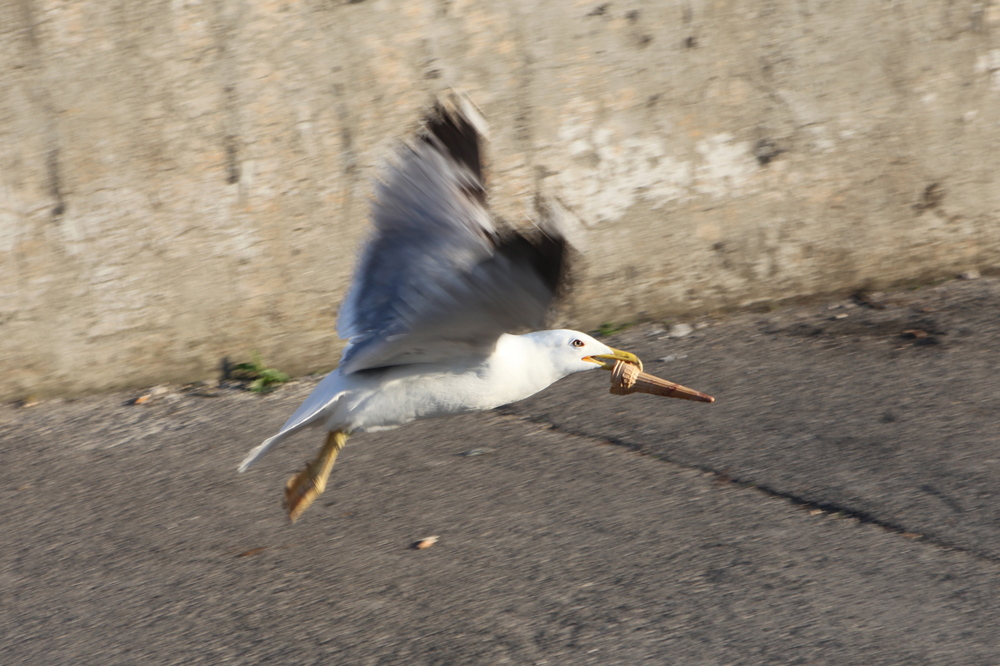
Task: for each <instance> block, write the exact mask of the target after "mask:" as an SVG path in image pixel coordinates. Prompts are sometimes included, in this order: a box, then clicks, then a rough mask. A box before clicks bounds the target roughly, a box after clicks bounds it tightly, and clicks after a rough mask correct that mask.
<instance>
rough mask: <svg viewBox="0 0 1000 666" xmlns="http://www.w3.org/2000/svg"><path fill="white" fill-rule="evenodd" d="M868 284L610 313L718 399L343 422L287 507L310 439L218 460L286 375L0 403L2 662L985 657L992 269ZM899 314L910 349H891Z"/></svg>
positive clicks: (999, 611)
mask: <svg viewBox="0 0 1000 666" xmlns="http://www.w3.org/2000/svg"><path fill="white" fill-rule="evenodd" d="M886 305H887V309H886V310H879V311H877V312H875V314H876V315H878V316H880V317H881V316H884V317H886V319H885V320H880V321H881V325H875V324H877V323H878V322H875V321H874V320H872V319H871V318H870V315H871V314H872V313H868V312H865V311H863V310H861V309H859V308H852V309H845V308H837V309H834V310H826V309H823V310H820V309H818V308H815V307H809V308H799V309H788V310H781V311H778V312H774V313H770V314H767V315H757V316H756V317H754V316H750V315H739V316H736V317H734V318H732V319H730V320H729V321H725V322H716V323H715V324H714V325H713V326H710V327H709V328H705V329H698V330H697V331H696V332H695V333H693V334H692V335H691V336H688V337H685V338H682V339H680V340H660V339H658V338H659V336H658V335H649V334H650V333H651V331H650V329H649V328H648V327H643V328H640V329H638V330H637V331H635V332H629V334H628V335H625V336H622V337H621V338H619V340H620V341H621V342H622V343H625V342H640V343H641V347H642V349H643V350H644V351H645V352H646V353H650V354H658V353H669V354H673V355H677V356H682V355H686V358H680V359H677V360H676V361H673V362H669V363H660V364H657V363H656V362H655V359H654V358H653V357H652V356H648V357H647V360H648V361H650V365H651V367H652V368H655V369H656V372H657V373H662V374H665V375H666V374H669V375H673V376H675V377H677V378H678V379H682V380H684V381H685V382H688V383H690V384H692V385H694V386H698V387H701V388H705V389H707V390H711V391H712V392H714V393H715V394H716V395H717V397H718V398H719V401H718V402H717V403H716V404H714V405H702V404H696V403H685V402H680V401H665V400H661V399H654V398H650V397H648V396H629V397H612V396H608V395H607V393H606V391H607V386H608V384H607V374H604V373H601V372H599V371H594V372H591V373H586V374H584V375H580V376H578V377H577V378H576V379H577V381H567V382H560V383H559V384H557V385H556V386H554V387H552V388H551V389H550V390H549V391H547V392H546V394H545V395H544V396H540V397H539V400H538V401H535V402H532V403H528V404H526V405H521V406H520V407H519V408H518V414H515V415H511V414H496V413H493V414H481V415H476V416H469V417H460V418H452V419H447V420H440V421H431V422H424V423H419V424H413V425H411V426H407V427H406V428H402V429H399V430H396V431H393V432H388V433H381V434H378V435H364V436H359V437H358V438H357V439H356V440H354V441H353V442H352V443H351V444H350V445H349V446H348V447H347V449H345V451H344V453H343V454H342V456H341V459H340V461H339V462H338V466H337V468H336V469H335V471H334V475H333V477H332V483H331V485H330V487H329V488H328V490H327V494H326V495H325V496H324V497H323V498H322V499H321V500H320V501H319V502H317V504H316V505H315V506H314V507H313V508H311V509H310V510H309V512H308V513H306V515H305V516H304V517H303V519H302V520H301V521H300V522H299V523H298V524H296V525H295V526H294V527H289V526H287V525H286V524H285V523H284V520H283V517H282V514H281V511H280V507H279V496H280V489H281V487H282V484H283V482H284V480H285V478H286V477H287V475H288V474H290V473H291V472H292V471H293V470H295V469H296V467H297V466H298V465H299V463H300V461H301V460H302V458H303V457H304V456H305V455H307V452H308V454H312V453H313V450H314V449H315V448H316V447H317V446H318V445H319V443H320V442H319V439H318V437H317V436H316V435H315V433H312V436H302V437H297V438H295V439H294V440H293V441H290V442H289V443H288V444H287V445H286V446H283V447H281V448H279V449H278V450H276V451H274V452H273V453H272V454H270V455H269V456H268V457H267V458H265V459H264V460H263V461H261V463H260V464H259V466H258V467H255V468H254V469H253V470H252V471H251V472H249V473H247V474H243V475H238V474H236V473H235V467H236V465H237V463H238V461H239V460H240V459H241V458H242V456H243V454H244V453H245V452H246V450H247V449H249V448H250V447H251V446H253V445H255V444H256V443H257V442H259V441H260V439H261V438H262V437H264V436H266V435H267V434H269V433H270V432H271V431H273V429H274V428H276V427H277V426H278V425H279V424H280V423H281V422H282V421H283V420H284V418H285V417H286V416H287V415H288V413H289V412H290V411H291V410H292V409H294V407H295V406H296V405H297V404H298V401H299V400H301V398H302V397H304V395H305V393H306V392H307V391H308V390H309V389H310V388H311V387H312V383H313V381H314V380H313V381H308V380H307V381H303V382H301V383H300V384H298V385H296V386H289V387H286V388H284V389H282V390H280V391H278V392H276V393H274V394H272V395H268V396H264V397H263V398H258V397H256V396H252V395H250V394H245V393H237V394H235V395H231V396H229V397H221V398H215V399H211V398H198V397H194V396H190V395H181V394H177V395H169V396H165V397H162V398H160V399H158V400H154V401H152V402H151V403H149V404H147V405H144V406H126V405H124V404H123V403H124V402H125V400H126V398H128V397H132V396H134V395H135V394H134V393H133V394H129V395H123V394H118V395H110V396H103V397H91V398H84V399H81V400H77V401H72V402H70V401H66V402H62V401H54V402H52V403H42V404H41V405H39V406H36V407H33V408H24V409H14V408H12V407H9V406H4V407H0V425H2V427H0V514H2V515H4V516H5V517H6V518H5V522H4V530H3V534H4V537H3V539H0V606H2V608H3V612H2V613H0V662H2V663H4V664H26V663H46V664H134V663H157V664H166V663H185V664H187V663H210V664H217V663H221V662H225V661H232V662H235V663H241V664H250V663H269V664H303V663H338V664H341V663H343V664H403V663H405V664H502V663H514V664H531V663H547V664H637V663H647V661H648V663H656V664H685V665H686V664H761V663H768V664H805V663H813V664H824V665H825V664H831V665H834V664H836V665H838V666H839V665H844V664H859V665H861V664H864V665H866V666H867V665H869V664H893V665H895V664H949V665H950V664H962V665H963V666H965V665H982V666H987V665H992V664H996V663H998V662H1000V644H998V642H997V640H996V636H997V617H1000V522H998V521H997V506H1000V502H998V496H1000V465H998V464H997V460H996V451H997V444H998V442H1000V437H998V435H1000V433H998V431H997V418H996V416H997V414H996V405H997V404H1000V396H998V395H997V391H998V390H1000V384H998V382H997V380H996V377H997V372H996V370H997V367H996V363H997V360H996V354H995V349H996V348H997V346H998V345H1000V316H998V313H1000V282H998V281H990V280H982V281H976V282H972V283H952V284H949V285H945V286H944V288H943V290H941V289H938V290H931V291H927V292H918V293H915V294H902V295H898V296H896V297H894V298H892V299H889V300H888V301H887V302H886ZM930 307H934V308H935V309H936V312H934V313H927V312H920V309H921V308H930ZM845 313H847V314H848V317H846V318H841V319H832V317H834V316H836V315H838V314H845ZM913 317H916V318H917V321H913V320H911V318H913ZM923 317H929V318H932V319H934V320H935V330H934V331H933V334H934V335H936V336H937V338H938V339H939V344H926V345H920V346H918V347H909V346H906V347H905V348H903V349H899V350H898V351H897V352H896V353H895V354H893V353H892V351H893V349H894V348H895V347H904V345H909V344H912V342H906V340H905V339H901V338H899V337H898V331H897V330H896V329H897V328H898V326H913V325H915V324H920V325H923V326H925V327H926V326H928V324H927V323H926V321H924V320H923V319H922V318H923ZM890 318H895V320H896V321H895V323H892V322H890V321H889V319H890ZM692 323H695V322H692ZM800 324H801V325H805V326H808V327H812V328H823V329H824V332H823V333H818V334H816V335H809V336H804V337H803V336H798V335H796V334H795V330H796V328H795V327H796V326H798V325H800ZM851 325H853V326H855V327H856V328H857V330H856V331H854V332H851V333H846V332H845V330H844V329H845V328H846V327H849V326H851ZM929 332H930V331H929ZM858 337H860V338H862V339H860V340H857V339H855V338H858ZM917 339H918V340H924V339H927V338H917ZM805 349H809V350H811V352H812V353H811V354H806V353H804V350H805ZM781 350H784V351H785V352H786V353H784V354H781V353H780V352H781ZM837 360H839V362H834V361H837ZM665 368H669V370H670V371H669V373H668V372H667V370H666V369H665ZM978 368H981V370H980V369H978ZM949 369H950V370H949ZM928 370H936V371H941V372H942V373H943V376H941V377H939V376H938V375H937V374H933V375H931V376H930V377H928V376H927V374H926V372H927V371H928ZM953 373H954V374H953ZM959 373H960V374H962V375H966V376H967V384H964V385H963V383H962V382H961V381H960V378H959V376H958V375H959ZM795 377H799V380H795V379H794V378H795ZM963 386H964V388H965V389H966V390H965V391H964V392H962V391H959V392H956V391H955V390H954V389H955V388H962V387H963ZM814 387H821V388H822V392H820V391H818V390H817V389H816V388H814ZM942 392H943V393H945V395H944V396H942V397H941V398H939V399H932V398H934V397H935V396H938V395H940V394H941V393H942ZM796 393H801V394H802V395H801V396H798V395H796ZM949 398H950V399H949ZM956 403H957V404H956ZM888 411H891V412H892V413H893V414H894V415H895V416H894V418H893V419H891V420H884V419H883V418H882V417H883V415H884V414H885V413H886V412H888ZM862 429H864V430H865V431H866V432H867V433H868V435H867V436H866V438H865V439H864V440H863V441H861V440H859V439H858V432H859V430H862ZM807 433H812V434H814V435H815V437H812V438H810V437H807V436H806V435H807ZM609 435H610V436H612V437H613V439H614V441H616V442H618V443H619V444H621V445H623V446H610V445H608V440H607V439H606V437H607V436H609ZM476 448H478V449H484V448H489V449H492V452H490V453H485V454H483V455H478V456H471V457H470V456H462V455H460V454H461V453H463V452H468V451H469V450H471V449H476ZM629 449H640V450H642V451H645V452H648V453H650V454H655V455H636V454H635V453H634V452H633V451H631V450H629ZM671 460H674V461H675V462H671ZM699 468H701V469H699ZM703 470H709V472H708V473H706V472H705V471H703ZM725 474H728V475H729V477H730V478H733V479H744V480H759V481H761V482H762V484H763V483H766V485H767V487H768V488H769V491H768V492H763V491H762V490H759V489H756V488H753V487H748V486H741V485H739V484H734V483H729V482H727V480H726V476H725ZM924 486H927V487H928V488H931V489H933V490H927V491H923V490H921V488H922V487H924ZM803 487H805V488H806V490H802V488H803ZM776 493H782V494H785V495H788V496H790V497H805V498H808V499H815V500H816V501H820V502H822V503H824V505H826V506H827V507H828V509H829V511H825V512H824V511H821V510H820V509H819V507H816V506H813V505H797V504H795V503H794V502H791V501H789V500H788V499H785V498H782V497H778V496H776ZM834 504H836V505H837V506H832V505H834ZM833 510H841V511H843V512H848V513H850V512H851V511H855V512H858V513H865V514H867V516H869V517H866V518H865V519H864V520H861V521H859V520H856V519H854V518H851V517H849V516H846V515H844V516H842V517H840V518H838V517H835V516H834V515H833V514H832V513H831V512H832V511H833ZM880 521H881V523H882V524H881V525H880V524H879V522H880ZM890 522H891V523H892V525H889V524H887V523H890ZM918 534H922V535H923V537H920V538H918V536H917V535H918ZM429 535H439V536H440V537H441V540H440V542H439V543H438V545H436V546H434V547H433V548H431V549H429V550H426V551H419V552H418V551H414V550H410V549H408V548H407V546H408V544H409V543H410V542H412V541H415V540H416V539H419V538H422V537H425V536H429Z"/></svg>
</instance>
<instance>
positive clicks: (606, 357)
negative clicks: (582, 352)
mask: <svg viewBox="0 0 1000 666" xmlns="http://www.w3.org/2000/svg"><path fill="white" fill-rule="evenodd" d="M583 360H584V361H590V362H591V363H596V364H597V365H599V366H601V367H602V368H604V369H605V370H611V369H612V368H614V367H615V363H617V362H618V361H625V362H626V363H631V364H632V365H635V366H638V367H639V370H642V361H640V360H639V357H638V356H636V355H635V354H633V353H632V352H627V351H622V350H621V349H612V350H611V353H610V354H594V355H593V356H584V357H583Z"/></svg>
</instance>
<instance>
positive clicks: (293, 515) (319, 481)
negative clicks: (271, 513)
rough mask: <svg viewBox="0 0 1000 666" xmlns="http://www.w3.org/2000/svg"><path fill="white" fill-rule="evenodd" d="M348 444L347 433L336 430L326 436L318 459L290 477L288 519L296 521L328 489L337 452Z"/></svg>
mask: <svg viewBox="0 0 1000 666" xmlns="http://www.w3.org/2000/svg"><path fill="white" fill-rule="evenodd" d="M345 444H347V434H346V433H344V432H341V431H340V430H334V431H333V432H331V433H329V434H328V435H327V436H326V444H324V445H323V448H322V449H321V450H320V452H319V455H318V456H316V459H315V460H313V461H312V462H310V463H306V466H305V467H304V468H303V469H302V471H300V472H299V473H298V474H296V475H295V476H293V477H292V478H290V479H288V483H286V484H285V509H286V510H287V511H288V520H290V521H291V522H293V523H294V522H295V521H296V520H298V519H299V516H301V515H302V512H303V511H305V510H306V509H308V508H309V505H310V504H312V503H313V501H314V500H315V499H316V498H317V497H319V496H320V495H321V494H322V493H323V491H324V490H326V480H327V478H329V476H330V472H331V471H332V470H333V463H335V462H337V454H338V453H340V450H341V449H342V448H344V445H345Z"/></svg>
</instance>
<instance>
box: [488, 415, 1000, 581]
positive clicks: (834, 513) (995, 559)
mask: <svg viewBox="0 0 1000 666" xmlns="http://www.w3.org/2000/svg"><path fill="white" fill-rule="evenodd" d="M498 415H500V416H503V417H505V418H511V419H515V420H517V421H521V422H522V423H532V424H535V425H540V426H545V427H547V428H549V429H550V430H552V431H553V432H558V433H560V434H563V435H567V436H570V437H577V438H579V439H585V440H588V441H591V442H599V443H601V444H610V445H613V446H618V447H621V448H624V449H628V450H629V451H631V452H633V453H636V454H638V455H641V456H643V457H646V458H652V459H654V460H658V461H660V462H664V463H667V464H670V465H674V466H676V467H679V468H681V469H686V470H691V471H696V472H702V473H705V474H711V475H712V476H714V477H715V480H716V481H717V482H719V483H723V484H727V485H735V486H739V487H741V488H747V489H749V490H754V491H757V492H759V493H761V494H762V495H765V496H767V497H772V498H775V499H781V500H784V501H786V502H788V503H790V504H792V505H793V506H795V507H798V508H801V509H805V510H811V511H821V512H823V513H824V514H826V515H827V516H828V517H831V518H833V517H840V518H842V519H843V518H852V519H854V520H855V521H857V523H858V525H874V526H875V527H878V528H881V529H882V530H884V531H886V532H890V533H892V534H896V535H899V536H901V537H903V538H905V539H907V540H908V541H911V542H919V543H925V544H928V545H930V546H934V547H936V548H943V549H946V550H950V551H954V552H957V553H963V554H966V555H969V556H970V557H973V558H976V559H978V560H983V561H986V562H990V563H991V564H1000V556H997V555H994V554H992V553H989V552H985V551H982V550H980V549H978V548H972V547H969V546H963V545H960V544H957V543H953V542H951V541H949V540H947V539H944V538H942V537H939V536H936V535H934V534H928V533H927V532H917V531H915V530H912V529H909V528H907V527H906V526H904V525H901V524H899V523H895V522H893V521H890V520H884V519H882V518H879V517H878V516H875V515H874V514H872V513H869V512H867V511H862V510H859V509H852V508H851V507H849V506H843V505H840V504H837V503H835V502H817V501H814V500H809V499H805V498H804V497H800V496H798V495H796V494H795V493H791V492H788V491H785V490H780V489H778V488H774V487H772V486H769V485H767V484H761V483H757V482H755V481H749V480H747V479H742V478H740V477H738V476H733V475H732V474H730V473H728V472H724V471H720V470H717V469H715V468H713V467H710V466H708V465H699V464H694V463H687V462H680V461H678V460H673V459H671V458H670V457H668V456H665V455H663V454H659V453H650V452H649V451H646V450H644V449H643V448H642V446H641V445H638V444H634V443H632V442H627V441H625V440H621V439H618V438H615V437H604V436H600V435H593V434H590V433H586V432H578V431H575V430H569V429H566V428H563V427H562V426H559V425H556V424H554V423H551V422H549V421H545V420H543V419H538V418H533V417H531V416H529V415H525V414H515V413H505V412H500V413H499V414H498Z"/></svg>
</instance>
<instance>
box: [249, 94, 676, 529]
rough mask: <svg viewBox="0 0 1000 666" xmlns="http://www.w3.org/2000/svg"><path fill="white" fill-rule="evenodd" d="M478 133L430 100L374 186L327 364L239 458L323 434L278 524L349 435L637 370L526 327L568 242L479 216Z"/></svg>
mask: <svg viewBox="0 0 1000 666" xmlns="http://www.w3.org/2000/svg"><path fill="white" fill-rule="evenodd" d="M484 134H485V123H484V122H483V120H482V117H481V116H480V114H479V113H478V111H477V110H476V109H475V107H474V106H472V104H471V102H469V100H468V99H467V98H465V97H460V96H457V95H452V96H450V97H446V98H443V99H441V100H439V101H438V102H437V103H436V104H435V105H434V107H433V108H432V110H431V111H430V112H429V113H428V114H427V115H426V117H425V119H424V122H423V125H422V130H421V131H419V132H418V134H417V136H416V137H415V138H414V139H413V140H411V141H410V142H409V143H407V144H406V145H404V146H402V147H401V148H400V149H399V150H398V151H397V154H396V159H395V161H394V162H393V163H392V164H390V165H389V167H388V169H387V170H386V172H385V173H384V174H383V178H382V179H380V180H379V181H378V182H377V183H376V192H375V197H374V200H373V202H372V208H371V221H372V223H373V226H374V232H373V233H372V234H371V236H370V238H369V239H368V241H367V244H366V246H365V248H364V249H363V251H362V254H361V257H360V261H359V265H358V267H357V270H356V272H355V274H354V277H353V281H352V284H351V286H350V288H349V290H348V293H347V296H346V298H345V300H344V302H343V305H342V306H341V309H340V313H339V317H338V321H337V332H338V334H339V335H340V337H341V338H345V339H347V341H348V343H347V346H346V348H345V349H344V352H343V355H342V356H341V359H340V364H339V366H338V367H337V368H336V369H335V370H333V371H332V372H330V373H329V374H328V375H327V376H326V377H325V378H324V379H323V380H322V381H321V382H320V383H319V384H318V385H317V386H316V388H315V389H314V390H313V392H312V393H311V394H310V395H309V396H308V397H307V398H306V400H305V401H304V402H303V403H302V405H301V406H300V407H299V408H298V409H297V410H296V411H295V412H294V413H293V414H292V416H291V417H290V418H289V419H288V421H286V422H285V424H284V425H283V426H282V427H281V430H280V431H279V432H278V434H276V435H274V436H273V437H271V438H269V439H267V440H265V441H264V442H263V443H262V444H260V445H259V446H257V447H256V448H255V449H253V450H252V451H251V452H250V453H249V454H248V455H247V456H246V458H245V459H244V460H243V462H242V463H241V464H240V466H239V471H240V472H243V471H245V470H247V469H248V468H249V467H250V466H251V465H253V464H254V463H255V462H256V461H257V460H259V459H260V458H261V456H263V455H264V454H265V453H267V452H268V451H269V450H270V449H271V448H273V447H274V446H275V445H277V444H279V443H280V442H281V441H283V440H284V439H286V438H287V437H289V436H290V435H292V434H294V433H296V432H298V431H300V430H303V429H306V428H318V429H321V430H324V431H326V433H327V435H326V441H325V443H324V445H323V447H322V449H321V450H320V452H319V454H318V455H317V456H316V458H315V459H314V460H312V461H310V462H309V463H307V464H306V466H305V467H304V468H303V469H302V470H301V471H299V472H298V473H297V474H295V475H294V476H292V478H291V479H289V480H288V483H287V484H286V486H285V509H286V510H287V512H288V518H289V520H290V521H291V522H295V521H296V520H297V519H298V518H299V517H300V516H301V515H302V513H303V512H304V511H305V510H306V509H307V508H308V507H309V505H310V504H311V503H312V502H313V501H314V500H315V499H316V498H317V497H318V496H319V495H320V494H321V493H322V492H323V491H324V490H325V488H326V484H327V479H328V478H329V476H330V472H331V470H332V469H333V465H334V463H335V462H336V460H337V454H338V453H340V450H341V449H343V448H344V445H345V444H346V443H347V438H348V437H349V436H351V435H354V434H356V433H362V432H375V431H380V430H388V429H391V428H396V427H399V426H401V425H404V424H406V423H410V422H412V421H415V420H417V419H426V418H431V417H437V416H445V415H450V414H462V413H467V412H478V411H485V410H489V409H493V408H496V407H500V406H502V405H506V404H510V403H512V402H516V401H518V400H523V399H524V398H527V397H529V396H531V395H533V394H535V393H537V392H539V391H541V390H543V389H545V388H546V387H548V386H549V385H551V384H552V383H554V382H556V381H558V380H560V379H562V378H563V377H566V376H568V375H571V374H574V373H577V372H583V371H585V370H593V369H597V368H604V369H608V370H610V369H612V368H613V367H614V366H615V364H616V363H618V362H619V361H621V362H625V363H629V364H632V365H635V366H638V367H639V368H640V369H641V367H642V362H641V361H640V360H639V358H638V357H637V356H636V355H635V354H632V353H629V352H626V351H621V350H619V349H613V348H612V347H609V346H608V345H606V344H604V343H603V342H601V341H599V340H596V339H594V338H593V337H591V336H589V335H587V334H586V333H581V332H580V331H573V330H565V329H560V330H541V331H540V330H537V329H539V328H541V327H542V326H544V323H545V320H546V319H547V317H548V315H549V314H550V312H551V310H552V308H553V306H554V304H555V303H556V301H557V300H558V297H559V296H560V295H561V292H562V291H563V287H564V283H565V278H566V273H567V269H566V264H567V262H568V254H569V252H570V247H569V243H568V241H567V239H566V237H565V234H564V233H563V231H562V230H561V228H560V227H559V225H558V224H554V223H553V224H548V225H547V226H536V227H533V228H531V229H528V230H520V231H519V230H516V229H513V228H511V227H509V226H508V225H506V224H504V223H502V222H501V221H500V220H498V219H497V218H495V217H494V216H493V215H491V213H490V211H489V209H488V206H487V201H486V186H485V180H484V176H483V167H482V163H481V160H480V150H481V144H482V143H483V141H484V138H483V137H484ZM521 331H534V332H528V333H524V334H518V332H521ZM680 388H681V389H683V388H684V387H680ZM676 397H681V396H680V395H678V396H676Z"/></svg>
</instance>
